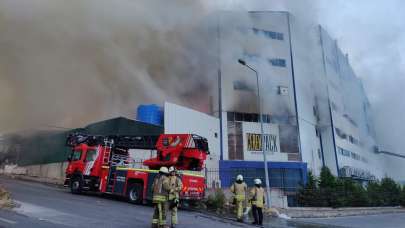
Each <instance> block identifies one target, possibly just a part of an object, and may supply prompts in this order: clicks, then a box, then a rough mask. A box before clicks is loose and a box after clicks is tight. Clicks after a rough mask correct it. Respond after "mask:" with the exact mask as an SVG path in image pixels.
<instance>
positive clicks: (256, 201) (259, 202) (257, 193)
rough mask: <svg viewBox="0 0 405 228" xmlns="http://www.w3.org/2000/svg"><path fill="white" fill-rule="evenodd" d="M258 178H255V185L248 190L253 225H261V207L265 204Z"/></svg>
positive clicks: (262, 189) (260, 182)
mask: <svg viewBox="0 0 405 228" xmlns="http://www.w3.org/2000/svg"><path fill="white" fill-rule="evenodd" d="M261 184H262V181H261V180H260V179H256V180H255V186H254V187H253V188H252V189H251V190H250V194H249V198H250V202H251V204H252V214H253V218H254V222H253V224H254V225H260V226H262V225H263V207H264V204H265V198H264V188H262V186H261Z"/></svg>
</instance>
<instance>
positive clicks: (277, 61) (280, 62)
mask: <svg viewBox="0 0 405 228" xmlns="http://www.w3.org/2000/svg"><path fill="white" fill-rule="evenodd" d="M268 61H269V63H270V64H271V65H272V66H278V67H286V66H287V64H286V61H285V59H268Z"/></svg>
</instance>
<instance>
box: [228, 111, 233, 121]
mask: <svg viewBox="0 0 405 228" xmlns="http://www.w3.org/2000/svg"><path fill="white" fill-rule="evenodd" d="M226 116H227V119H228V121H235V113H234V112H228V113H227V114H226Z"/></svg>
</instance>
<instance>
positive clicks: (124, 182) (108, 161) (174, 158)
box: [65, 133, 209, 204]
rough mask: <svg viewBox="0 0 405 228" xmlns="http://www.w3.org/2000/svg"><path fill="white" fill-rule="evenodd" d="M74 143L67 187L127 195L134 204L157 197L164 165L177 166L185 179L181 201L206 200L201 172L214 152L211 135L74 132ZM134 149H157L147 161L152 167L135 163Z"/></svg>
mask: <svg viewBox="0 0 405 228" xmlns="http://www.w3.org/2000/svg"><path fill="white" fill-rule="evenodd" d="M66 145H67V146H69V147H71V148H72V152H71V154H70V155H69V157H68V161H69V164H68V167H67V168H66V179H65V187H70V190H71V192H72V193H74V194H80V193H82V192H85V191H87V192H99V193H106V194H112V195H118V196H123V197H126V198H127V199H128V201H129V202H131V203H136V204H142V203H147V202H148V201H150V200H151V199H152V192H151V185H152V183H153V179H154V178H155V176H156V175H157V174H158V169H159V168H160V167H162V166H166V167H169V166H174V167H176V168H177V169H178V170H179V175H180V177H181V179H182V181H183V189H182V191H181V193H180V200H181V201H185V200H191V201H193V200H201V199H202V198H204V193H205V178H204V176H203V175H201V174H200V173H199V172H198V171H201V170H202V169H203V167H204V165H205V160H206V158H207V155H208V154H209V150H208V142H207V139H205V138H203V137H201V136H198V135H194V134H162V135H160V136H124V135H118V136H99V135H87V134H82V133H73V134H70V135H69V136H68V138H67V140H66ZM130 149H142V150H154V151H156V155H157V156H156V157H154V158H151V159H148V160H145V161H144V162H143V165H144V166H147V167H148V168H133V167H132V166H131V158H130V154H129V150H130Z"/></svg>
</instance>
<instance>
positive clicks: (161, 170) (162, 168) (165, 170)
mask: <svg viewBox="0 0 405 228" xmlns="http://www.w3.org/2000/svg"><path fill="white" fill-rule="evenodd" d="M159 172H160V173H164V174H169V170H168V169H167V167H164V166H162V167H160V169H159Z"/></svg>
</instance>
